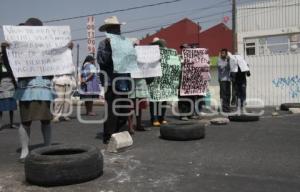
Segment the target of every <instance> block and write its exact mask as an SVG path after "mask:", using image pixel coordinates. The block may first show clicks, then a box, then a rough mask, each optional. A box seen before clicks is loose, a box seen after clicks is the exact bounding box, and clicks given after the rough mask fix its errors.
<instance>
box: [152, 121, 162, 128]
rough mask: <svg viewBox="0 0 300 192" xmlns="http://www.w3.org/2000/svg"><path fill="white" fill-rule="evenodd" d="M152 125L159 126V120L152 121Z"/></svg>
mask: <svg viewBox="0 0 300 192" xmlns="http://www.w3.org/2000/svg"><path fill="white" fill-rule="evenodd" d="M152 125H153V126H154V127H159V126H160V122H159V121H153V123H152Z"/></svg>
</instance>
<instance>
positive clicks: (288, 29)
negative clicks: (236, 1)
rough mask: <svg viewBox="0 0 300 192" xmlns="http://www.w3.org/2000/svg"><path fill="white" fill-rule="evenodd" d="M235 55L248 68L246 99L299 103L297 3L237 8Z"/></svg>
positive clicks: (282, 0) (273, 1)
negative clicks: (236, 51)
mask: <svg viewBox="0 0 300 192" xmlns="http://www.w3.org/2000/svg"><path fill="white" fill-rule="evenodd" d="M236 27H237V38H238V53H239V54H241V55H243V56H244V57H245V59H246V61H247V62H248V63H249V64H250V70H251V77H250V78H249V79H248V89H247V98H258V99H262V100H263V101H264V103H265V105H280V104H281V103H284V102H300V0H266V1H258V2H255V3H251V4H245V5H240V6H238V7H237V21H236Z"/></svg>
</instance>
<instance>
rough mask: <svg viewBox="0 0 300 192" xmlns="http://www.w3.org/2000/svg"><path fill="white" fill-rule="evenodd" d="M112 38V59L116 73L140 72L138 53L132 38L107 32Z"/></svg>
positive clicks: (108, 36)
mask: <svg viewBox="0 0 300 192" xmlns="http://www.w3.org/2000/svg"><path fill="white" fill-rule="evenodd" d="M106 36H107V38H109V39H110V45H111V49H112V59H113V62H114V72H115V73H130V74H131V73H136V72H138V66H137V55H136V51H135V48H134V47H133V43H132V41H131V40H130V39H128V38H126V37H123V36H121V35H113V34H110V33H106Z"/></svg>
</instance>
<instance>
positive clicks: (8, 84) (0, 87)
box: [0, 46, 17, 129]
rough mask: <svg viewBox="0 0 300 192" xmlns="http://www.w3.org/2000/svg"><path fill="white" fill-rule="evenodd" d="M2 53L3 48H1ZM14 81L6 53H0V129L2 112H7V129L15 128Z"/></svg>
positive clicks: (0, 126)
mask: <svg viewBox="0 0 300 192" xmlns="http://www.w3.org/2000/svg"><path fill="white" fill-rule="evenodd" d="M1 49H3V52H5V47H4V46H3V47H2V46H1ZM15 85H16V84H15V81H14V77H13V75H12V72H11V69H10V67H9V64H8V59H7V55H6V53H4V54H3V55H2V53H0V129H1V128H2V115H3V112H4V111H9V120H10V121H9V122H10V124H9V127H10V128H16V126H15V125H14V124H13V121H14V111H15V110H17V102H16V100H15V99H14V93H15Z"/></svg>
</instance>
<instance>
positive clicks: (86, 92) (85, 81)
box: [80, 55, 100, 116]
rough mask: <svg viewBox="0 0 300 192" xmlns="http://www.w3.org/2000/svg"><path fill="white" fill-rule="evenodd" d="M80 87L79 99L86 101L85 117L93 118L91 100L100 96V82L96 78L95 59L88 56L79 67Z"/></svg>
mask: <svg viewBox="0 0 300 192" xmlns="http://www.w3.org/2000/svg"><path fill="white" fill-rule="evenodd" d="M80 81H81V85H80V99H83V100H86V101H85V102H84V103H85V108H86V115H88V116H95V115H96V114H95V113H94V112H93V100H92V99H98V98H99V95H100V86H99V84H100V82H99V80H98V77H97V68H96V66H95V58H94V57H93V56H91V55H88V56H87V57H86V58H85V60H84V62H83V65H82V67H81V78H80Z"/></svg>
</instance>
